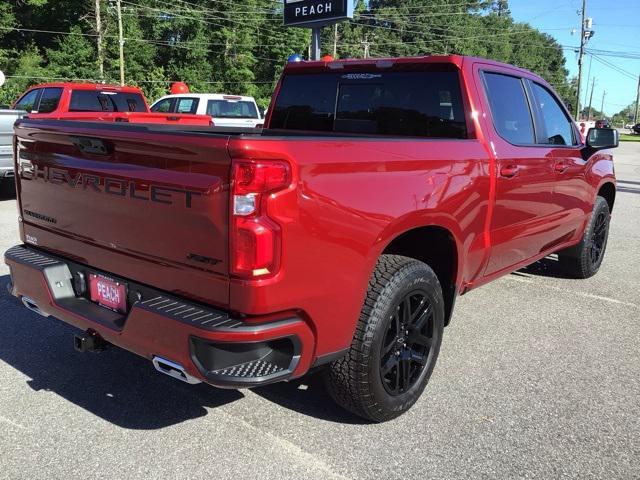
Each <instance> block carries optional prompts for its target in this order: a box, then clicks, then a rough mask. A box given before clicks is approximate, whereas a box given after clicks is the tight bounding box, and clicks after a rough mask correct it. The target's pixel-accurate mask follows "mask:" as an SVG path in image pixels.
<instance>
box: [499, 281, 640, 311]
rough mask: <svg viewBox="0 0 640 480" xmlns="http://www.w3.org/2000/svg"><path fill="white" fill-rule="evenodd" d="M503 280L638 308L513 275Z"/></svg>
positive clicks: (628, 303) (634, 306) (612, 299)
mask: <svg viewBox="0 0 640 480" xmlns="http://www.w3.org/2000/svg"><path fill="white" fill-rule="evenodd" d="M503 278H504V279H509V280H513V281H515V282H520V283H528V284H531V285H538V286H541V287H544V288H550V289H551V290H556V291H558V292H566V293H573V294H574V295H579V296H581V297H586V298H593V299H594V300H602V301H604V302H611V303H617V304H618V305H625V306H627V307H633V308H640V305H637V304H635V303H631V302H623V301H622V300H617V299H615V298H610V297H603V296H602V295H594V294H593V293H585V292H576V291H575V290H569V289H567V288H560V287H555V286H553V285H546V284H544V283H538V282H534V281H533V280H528V279H526V278H522V277H517V276H514V275H508V276H505V277H503Z"/></svg>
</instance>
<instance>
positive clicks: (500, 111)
mask: <svg viewBox="0 0 640 480" xmlns="http://www.w3.org/2000/svg"><path fill="white" fill-rule="evenodd" d="M484 80H485V84H486V88H487V97H488V99H489V105H490V107H491V115H492V117H493V124H494V125H495V127H496V130H497V131H498V134H499V135H500V136H501V137H502V138H504V139H505V140H506V141H508V142H509V143H513V144H516V145H518V144H520V145H528V144H533V143H535V139H534V134H533V119H532V118H531V110H530V109H529V103H528V102H527V97H526V94H525V91H524V84H523V83H522V80H521V79H520V78H517V77H512V76H509V75H502V74H498V73H485V74H484Z"/></svg>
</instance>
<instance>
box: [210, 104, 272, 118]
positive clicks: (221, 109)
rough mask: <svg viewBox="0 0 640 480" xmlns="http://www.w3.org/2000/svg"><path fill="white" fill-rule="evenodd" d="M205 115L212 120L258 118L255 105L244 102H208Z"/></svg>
mask: <svg viewBox="0 0 640 480" xmlns="http://www.w3.org/2000/svg"><path fill="white" fill-rule="evenodd" d="M207 115H210V116H212V117H213V118H216V117H217V118H260V117H259V116H258V110H257V109H256V104H255V103H253V102H250V101H246V100H209V101H208V102H207Z"/></svg>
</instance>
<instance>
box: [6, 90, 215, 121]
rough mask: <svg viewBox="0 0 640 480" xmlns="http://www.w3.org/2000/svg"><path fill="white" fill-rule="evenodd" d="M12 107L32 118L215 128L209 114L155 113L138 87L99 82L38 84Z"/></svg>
mask: <svg viewBox="0 0 640 480" xmlns="http://www.w3.org/2000/svg"><path fill="white" fill-rule="evenodd" d="M13 108H15V109H17V110H24V111H26V112H29V114H28V116H29V118H41V119H42V118H48V119H60V120H86V121H93V120H100V121H112V122H113V121H115V122H130V123H161V124H178V125H212V119H211V117H209V116H208V115H182V114H161V113H152V112H151V110H149V105H148V104H147V100H146V98H145V97H144V94H143V93H142V90H140V89H139V88H137V87H128V86H124V87H120V86H115V85H103V84H100V83H74V82H60V83H43V84H40V85H35V86H33V87H31V88H29V89H28V90H27V91H26V92H25V93H24V94H23V95H22V96H21V97H20V98H19V99H18V101H17V102H16V103H15V104H14V107H13Z"/></svg>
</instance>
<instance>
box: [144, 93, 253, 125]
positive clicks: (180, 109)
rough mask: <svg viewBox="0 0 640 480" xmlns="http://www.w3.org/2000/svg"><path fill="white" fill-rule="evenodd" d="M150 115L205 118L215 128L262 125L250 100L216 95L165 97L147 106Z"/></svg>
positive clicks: (190, 94)
mask: <svg viewBox="0 0 640 480" xmlns="http://www.w3.org/2000/svg"><path fill="white" fill-rule="evenodd" d="M151 111H152V112H161V113H191V114H198V115H209V116H210V117H212V118H213V123H214V125H215V126H216V127H250V128H255V127H261V126H262V124H263V123H264V120H263V117H262V115H261V114H260V110H259V109H258V105H257V104H256V101H255V99H254V98H253V97H242V96H239V95H225V94H218V93H179V94H175V95H167V96H165V97H162V98H160V99H159V100H157V101H156V102H155V103H154V104H153V105H151Z"/></svg>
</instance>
